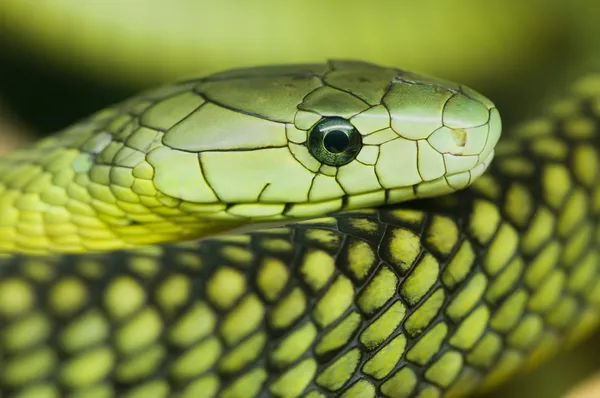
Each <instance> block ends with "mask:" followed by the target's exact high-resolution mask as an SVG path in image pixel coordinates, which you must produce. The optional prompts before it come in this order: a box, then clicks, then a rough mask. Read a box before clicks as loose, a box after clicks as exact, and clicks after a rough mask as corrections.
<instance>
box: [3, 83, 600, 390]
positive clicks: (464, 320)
mask: <svg viewBox="0 0 600 398" xmlns="http://www.w3.org/2000/svg"><path fill="white" fill-rule="evenodd" d="M576 94H577V95H573V96H571V97H568V98H566V99H563V100H560V101H557V102H555V103H553V104H552V106H551V107H550V109H549V110H548V111H547V113H545V114H544V116H543V117H542V118H540V119H538V120H534V121H532V122H531V123H528V124H525V125H523V126H522V127H521V128H520V129H518V131H515V134H514V135H513V140H512V141H511V140H510V139H509V140H508V141H507V142H506V144H503V145H502V146H501V147H500V148H499V151H498V155H497V159H496V160H495V162H494V163H492V166H491V168H490V172H489V173H487V174H486V175H484V176H482V177H481V178H480V179H479V180H478V182H476V183H475V185H474V186H473V187H472V188H469V189H467V190H465V191H462V192H460V193H457V194H455V195H452V196H449V197H443V198H438V199H434V200H430V201H428V202H418V203H414V204H411V205H404V206H394V207H391V208H388V209H380V210H366V211H362V212H361V211H355V212H348V213H343V214H340V215H337V216H336V217H335V218H333V219H330V220H319V221H318V222H315V223H312V224H311V222H307V223H299V224H294V225H293V226H290V227H286V228H280V229H274V230H264V231H260V232H254V233H249V234H243V235H236V236H226V237H222V238H217V239H209V240H205V241H202V242H191V243H178V244H169V245H164V246H160V247H151V248H145V249H143V250H142V249H140V250H133V251H118V252H113V253H110V254H99V255H90V254H87V255H80V254H76V255H69V256H56V257H45V258H36V257H31V256H15V257H10V258H4V259H0V275H1V278H0V322H1V323H2V328H0V347H1V349H2V354H3V356H2V366H1V368H0V391H1V392H2V394H3V395H6V396H18V397H28V396H35V397H57V396H62V395H63V394H64V393H76V394H77V396H79V397H97V396H113V395H115V394H117V393H125V392H126V393H127V394H128V395H127V396H130V397H144V398H148V397H167V396H180V397H194V398H195V397H203V396H206V397H210V396H215V395H219V396H223V397H248V396H259V395H261V394H263V395H265V394H272V395H275V396H282V397H289V396H306V397H326V396H331V395H332V394H337V395H339V396H343V397H375V396H387V397H409V396H410V397H438V396H442V395H445V396H463V395H465V394H468V393H471V392H473V391H474V390H477V389H481V388H489V387H492V386H493V385H495V384H496V383H498V382H500V381H502V380H504V379H506V378H507V377H510V375H512V374H514V373H515V372H516V371H518V370H520V369H524V368H527V367H529V366H533V365H535V364H536V363H538V362H539V361H541V360H543V359H544V358H546V357H547V356H548V355H550V354H552V353H553V352H555V351H557V350H558V349H559V348H560V347H561V346H565V345H566V346H568V345H569V344H571V343H573V342H575V341H577V340H578V339H580V338H581V337H582V336H584V335H585V334H586V333H589V332H590V331H591V330H593V328H594V327H595V326H596V325H597V323H598V315H599V313H598V311H599V305H600V269H599V268H598V267H599V265H598V261H597V259H598V247H597V245H598V237H597V236H596V234H597V232H596V231H597V230H598V222H597V216H598V212H599V211H600V184H599V181H598V169H597V167H595V165H597V164H598V159H599V154H598V145H597V144H598V135H597V130H598V128H599V127H598V124H597V123H598V120H600V107H598V106H597V104H598V103H600V102H599V99H600V76H593V77H590V78H588V79H587V80H584V81H583V83H579V85H578V86H577V87H576ZM514 137H521V138H520V141H515V140H514Z"/></svg>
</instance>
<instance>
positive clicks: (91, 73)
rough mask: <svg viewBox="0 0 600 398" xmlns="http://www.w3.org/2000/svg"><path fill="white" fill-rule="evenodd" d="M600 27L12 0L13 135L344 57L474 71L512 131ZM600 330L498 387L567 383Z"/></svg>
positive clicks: (514, 9) (4, 24)
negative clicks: (169, 89) (282, 66)
mask: <svg viewBox="0 0 600 398" xmlns="http://www.w3.org/2000/svg"><path fill="white" fill-rule="evenodd" d="M598 37H600V4H599V3H598V2H597V1H593V0H574V1H547V0H546V1H542V0H529V1H518V0H504V1H497V2H491V1H480V0H458V1H438V0H435V1H434V0H420V1H412V0H409V1H399V0H396V1H388V0H381V1H370V2H368V1H364V0H361V1H357V0H330V1H318V0H303V1H295V0H290V1H281V0H279V1H276V0H255V1H250V0H245V1H244V0H229V1H226V0H223V1H218V0H215V1H198V0H178V1H175V0H173V1H164V0H125V1H117V0H88V1H82V0H35V1H34V0H0V115H2V114H4V115H7V114H8V115H10V120H11V121H10V123H5V124H4V125H2V124H0V126H2V127H0V139H4V140H5V139H7V138H12V139H14V140H13V141H11V142H14V143H18V142H19V141H21V142H22V141H26V140H32V139H35V137H36V136H42V135H45V134H48V133H51V132H52V131H54V130H56V129H59V128H61V127H64V126H66V125H68V124H70V123H71V122H73V121H75V120H76V119H77V118H79V117H83V116H86V115H87V114H89V113H91V112H93V111H95V110H98V109H99V108H102V107H104V106H106V105H108V104H110V103H113V102H116V101H119V100H121V99H123V98H126V97H127V96H129V95H131V94H134V93H136V92H137V91H139V90H141V89H144V88H147V87H150V86H154V85H157V84H160V83H163V82H169V81H172V80H174V79H177V78H180V77H182V76H189V75H203V74H206V73H210V72H214V71H217V70H222V69H227V68H232V67H239V66H251V65H258V64H266V63H291V62H294V63H297V62H321V61H323V60H325V59H331V58H337V59H339V58H352V59H362V60H367V61H371V62H375V63H381V64H386V65H390V66H397V67H401V68H404V69H409V70H414V71H418V72H423V73H428V74H432V75H435V76H438V77H442V78H446V79H449V80H454V81H459V82H461V83H464V84H466V85H468V86H471V87H473V88H475V89H477V90H479V91H481V92H483V93H485V94H486V95H487V96H488V97H490V98H492V99H493V100H494V102H495V103H496V104H497V106H498V107H499V109H500V111H501V114H502V115H503V122H504V125H505V126H506V128H505V131H507V132H508V131H510V126H512V125H513V124H515V123H516V122H518V121H519V120H521V119H523V118H524V117H526V116H527V115H528V114H531V113H533V112H534V111H535V109H536V108H537V107H539V104H540V103H541V102H543V100H544V98H547V96H548V95H551V94H552V93H553V92H556V91H557V90H560V89H561V88H564V86H565V85H566V83H568V81H569V79H570V78H571V77H573V76H574V75H576V74H578V73H580V72H584V71H587V70H589V69H590V68H591V67H593V66H594V65H600V63H599V62H597V58H599V57H598V56H599V55H600V40H599V39H598ZM16 126H18V127H16ZM9 144H10V142H8V141H2V140H0V145H3V146H4V147H3V148H4V149H7V148H8V145H9ZM596 340H598V341H597V342H595V341H593V339H592V340H591V341H588V342H587V343H586V344H584V345H582V346H580V347H579V348H577V349H576V350H574V351H571V352H570V353H568V354H564V355H561V356H559V357H558V358H556V359H555V360H554V361H552V362H550V363H548V364H547V365H545V366H544V367H542V368H540V369H538V370H536V371H534V372H532V373H528V374H526V375H521V376H519V377H518V378H516V379H515V380H514V381H513V382H511V383H509V384H508V385H506V386H503V387H502V388H501V389H499V390H498V391H496V392H495V393H494V394H492V395H490V397H492V396H493V397H506V396H513V397H530V396H536V397H537V396H539V397H542V396H543V397H560V396H563V395H564V393H565V391H566V390H567V389H568V388H570V387H572V386H573V385H575V384H576V383H577V382H578V381H581V380H582V379H583V378H584V377H587V376H588V375H589V374H590V373H591V372H593V371H594V370H600V338H598V339H596ZM599 396H600V392H599Z"/></svg>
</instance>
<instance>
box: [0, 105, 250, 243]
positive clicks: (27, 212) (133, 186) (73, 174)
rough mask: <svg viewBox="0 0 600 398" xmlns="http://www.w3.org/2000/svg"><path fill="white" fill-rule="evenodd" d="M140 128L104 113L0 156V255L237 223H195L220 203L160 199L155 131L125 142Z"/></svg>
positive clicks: (158, 237) (192, 233)
mask: <svg viewBox="0 0 600 398" xmlns="http://www.w3.org/2000/svg"><path fill="white" fill-rule="evenodd" d="M126 106H127V107H128V108H130V109H135V107H136V106H139V104H137V105H136V104H135V103H133V104H126ZM142 129H143V128H142V127H140V126H139V123H138V118H136V117H135V115H130V114H128V113H126V112H123V109H109V110H107V111H102V112H99V113H98V114H96V115H93V116H92V117H90V118H89V119H87V120H84V121H82V122H80V123H78V124H75V125H73V126H71V127H69V128H67V129H65V130H63V131H61V132H59V133H57V134H56V135H54V136H52V137H49V138H47V139H44V140H41V141H39V142H37V143H36V144H34V145H33V146H32V147H30V148H27V149H23V150H20V151H17V152H14V153H11V154H9V155H8V156H6V157H4V158H2V159H0V255H1V254H4V255H6V254H11V253H28V254H46V253H49V252H84V251H104V250H114V249H120V248H127V247H131V246H135V245H141V244H150V243H158V242H166V241H173V240H185V239H192V238H195V237H198V236H202V235H203V234H206V233H207V232H206V231H210V232H211V233H215V232H218V231H219V229H224V230H227V229H231V228H234V227H235V226H237V225H238V224H239V223H240V220H235V219H229V220H228V219H214V220H211V219H208V218H199V215H198V214H199V213H202V214H204V215H206V214H207V212H211V211H212V212H215V211H218V210H219V209H220V208H225V206H226V205H225V204H216V205H210V204H209V205H204V206H195V207H194V206H192V205H189V204H186V203H183V202H182V201H181V200H176V199H173V198H171V197H168V196H166V195H162V194H161V193H160V192H159V191H158V190H157V189H156V187H155V186H154V184H153V181H152V177H153V168H152V166H151V165H150V164H149V163H148V161H147V160H146V154H147V153H148V151H149V150H151V149H152V148H153V147H155V146H156V145H159V144H160V139H161V134H162V133H160V132H158V131H154V137H153V138H152V139H151V140H147V143H146V146H145V147H144V148H138V149H134V148H130V147H127V146H126V145H125V144H124V141H125V140H126V139H127V138H128V137H132V136H133V135H134V134H135V133H136V132H138V133H139V131H140V130H142ZM146 130H149V129H146ZM146 133H147V132H146ZM138 141H139V140H138ZM211 206H212V207H211ZM215 206H216V208H215Z"/></svg>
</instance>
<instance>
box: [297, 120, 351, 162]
mask: <svg viewBox="0 0 600 398" xmlns="http://www.w3.org/2000/svg"><path fill="white" fill-rule="evenodd" d="M307 143H308V150H309V151H310V153H311V154H312V155H313V156H314V157H315V158H316V159H317V160H318V161H319V162H321V163H325V164H327V165H329V166H342V165H345V164H347V163H350V162H351V161H353V160H354V158H356V155H358V152H360V148H361V147H362V137H361V135H360V133H359V132H358V131H357V130H356V128H355V127H354V126H353V125H352V123H350V122H349V121H347V120H346V119H342V118H338V117H331V118H326V119H322V120H321V121H320V122H319V123H317V124H316V125H315V126H314V127H313V128H312V129H311V130H310V133H309V135H308V141H307Z"/></svg>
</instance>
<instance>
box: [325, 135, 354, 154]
mask: <svg viewBox="0 0 600 398" xmlns="http://www.w3.org/2000/svg"><path fill="white" fill-rule="evenodd" d="M349 143H350V138H348V135H347V134H346V133H344V132H343V131H341V130H333V131H330V132H329V133H327V135H325V137H324V138H323V145H324V146H325V149H327V150H328V151H329V152H331V153H340V152H343V151H345V150H346V148H348V144H349Z"/></svg>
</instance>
